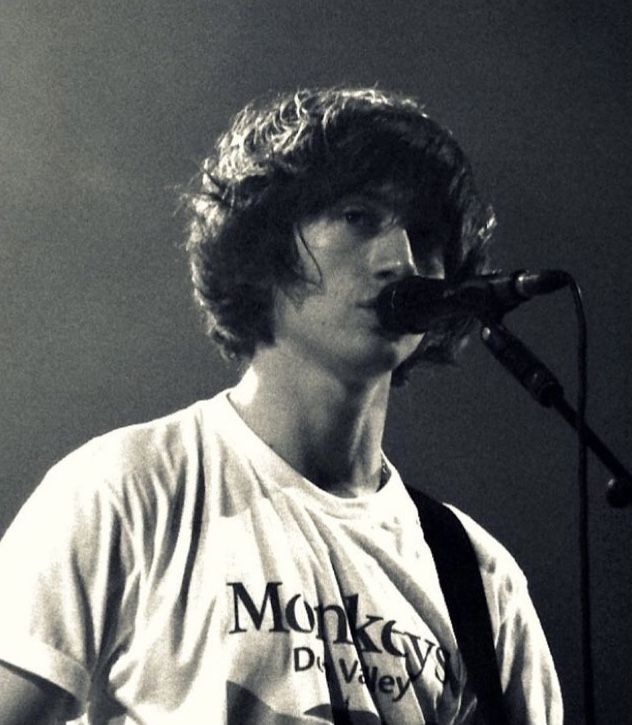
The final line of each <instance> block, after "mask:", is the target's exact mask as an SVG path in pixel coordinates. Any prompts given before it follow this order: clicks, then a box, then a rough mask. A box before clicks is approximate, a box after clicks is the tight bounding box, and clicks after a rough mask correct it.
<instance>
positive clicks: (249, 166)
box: [182, 88, 494, 384]
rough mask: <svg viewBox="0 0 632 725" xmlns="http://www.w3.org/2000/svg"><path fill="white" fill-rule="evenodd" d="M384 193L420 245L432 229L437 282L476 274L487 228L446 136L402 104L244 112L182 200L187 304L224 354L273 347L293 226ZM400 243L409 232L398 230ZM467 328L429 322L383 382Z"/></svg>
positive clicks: (380, 94) (294, 274)
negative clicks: (400, 207)
mask: <svg viewBox="0 0 632 725" xmlns="http://www.w3.org/2000/svg"><path fill="white" fill-rule="evenodd" d="M385 184H386V185H389V187H390V188H393V189H395V190H397V192H396V193H397V194H398V196H401V197H402V198H405V199H406V204H407V206H408V208H409V211H408V212H407V214H408V217H409V218H411V219H412V220H413V221H412V222H411V225H412V227H414V229H413V231H414V232H415V235H416V236H418V237H419V239H421V240H423V239H424V238H425V237H426V236H427V235H428V234H430V235H432V233H433V232H435V233H437V234H438V233H439V230H441V232H440V233H441V240H440V245H441V252H442V255H443V261H444V265H445V274H446V278H447V279H448V280H450V281H455V282H456V281H458V280H459V279H462V278H464V277H467V276H468V275H471V274H476V273H480V272H481V271H483V270H484V269H486V267H487V246H488V241H489V238H490V235H491V231H492V228H493V226H494V215H493V211H492V210H491V208H490V207H489V206H487V205H485V204H484V203H483V202H482V201H481V199H480V198H479V196H478V193H477V191H476V188H475V185H474V180H473V175H472V171H471V168H470V164H469V162H468V160H467V159H466V157H465V156H464V154H463V152H462V151H461V149H460V148H459V146H458V144H457V143H456V141H455V140H454V138H453V137H452V135H451V133H450V132H449V131H448V130H446V129H444V128H442V127H441V126H440V125H439V124H437V123H436V122H435V121H433V120H432V119H430V118H429V117H428V116H427V115H426V114H425V113H424V111H423V109H422V106H421V105H420V103H419V102H418V101H417V100H416V99H414V98H411V97H407V96H404V95H400V94H397V93H389V92H385V91H382V90H378V89H376V88H329V89H316V90H307V89H305V90H299V91H297V92H296V93H291V94H284V95H275V96H273V97H270V98H267V99H262V100H260V101H256V102H253V103H250V104H248V105H247V106H246V107H245V108H244V109H243V110H242V111H240V112H239V113H238V114H237V115H236V116H235V118H234V119H233V122H232V125H231V126H230V128H229V130H228V131H227V132H226V133H224V134H223V135H222V136H220V137H219V139H218V140H217V143H216V145H215V148H214V151H213V153H212V154H211V155H210V156H208V158H206V159H205V160H204V161H203V163H202V164H201V168H200V172H199V173H198V174H197V175H196V176H195V177H194V179H193V180H192V181H191V184H190V185H189V187H188V188H187V190H186V191H185V192H184V193H183V195H182V200H183V202H184V208H185V211H186V214H187V237H186V250H187V252H188V255H189V260H190V266H191V275H192V281H193V287H194V297H195V299H196V301H197V302H198V303H199V305H200V306H201V308H202V310H203V314H204V317H205V322H206V326H207V331H208V333H209V334H210V336H211V338H212V339H213V340H214V341H215V342H216V343H218V344H219V346H220V348H221V350H222V352H223V353H224V355H225V356H227V357H230V358H235V357H236V358H239V359H241V360H248V359H250V358H251V357H252V356H253V355H254V352H255V349H256V348H257V346H258V345H260V344H273V343H274V323H273V302H274V298H275V294H276V293H277V291H278V290H279V289H285V290H291V289H292V288H294V289H296V284H297V282H301V281H303V282H305V279H304V273H303V269H302V267H301V264H300V261H299V259H300V258H299V254H298V250H297V247H296V240H295V237H294V234H293V227H294V224H295V223H296V222H297V221H298V220H300V219H301V218H304V217H305V216H307V215H309V214H313V213H317V212H320V211H323V210H325V209H326V208H327V207H328V206H330V205H331V204H333V203H335V202H336V201H338V200H339V198H340V197H342V196H344V195H345V194H348V193H350V192H357V191H360V190H363V189H366V188H368V187H375V186H381V187H383V186H384V185H385ZM409 233H410V232H409ZM470 328H471V321H467V320H465V321H459V322H456V321H452V322H449V323H445V322H444V323H442V324H438V325H437V327H436V329H432V330H430V331H429V332H427V333H426V335H425V336H424V338H423V340H422V342H421V344H420V346H419V349H418V350H417V351H416V352H415V354H414V355H413V356H412V357H411V358H410V359H409V360H407V361H406V362H405V363H404V364H403V365H402V366H400V368H398V369H397V370H396V371H395V373H394V375H393V382H394V384H399V383H401V382H402V381H403V380H405V379H406V377H407V372H408V370H409V369H410V368H411V367H412V366H413V365H415V364H417V363H419V362H430V363H449V362H453V361H454V360H455V356H456V353H457V352H458V350H459V348H460V347H461V346H462V344H463V341H464V339H465V337H466V335H467V333H468V332H469V330H470Z"/></svg>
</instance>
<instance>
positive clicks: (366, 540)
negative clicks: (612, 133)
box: [0, 89, 562, 725]
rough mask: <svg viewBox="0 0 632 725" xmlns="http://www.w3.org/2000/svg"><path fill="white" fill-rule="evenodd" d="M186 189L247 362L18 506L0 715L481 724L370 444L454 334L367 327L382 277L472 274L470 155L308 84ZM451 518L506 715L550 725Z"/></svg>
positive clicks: (396, 114)
mask: <svg viewBox="0 0 632 725" xmlns="http://www.w3.org/2000/svg"><path fill="white" fill-rule="evenodd" d="M184 199H185V201H186V205H187V209H188V212H189V226H188V238H187V249H188V252H189V255H190V260H191V269H192V278H193V284H194V289H195V295H196V298H197V300H198V301H199V302H200V304H201V306H202V309H203V310H204V314H205V316H206V320H207V323H208V329H209V332H210V334H211V336H212V337H213V339H214V340H215V341H216V342H217V343H218V344H219V345H220V346H221V348H222V350H223V351H224V352H225V353H226V354H227V355H228V356H231V357H236V358H238V359H239V360H240V361H241V363H242V365H243V368H244V369H245V372H244V374H243V376H242V377H241V379H240V381H239V383H238V384H237V385H236V386H235V387H234V388H232V389H230V390H228V391H224V392H223V393H220V394H219V395H218V396H216V397H215V398H213V399H211V400H210V401H202V402H199V403H196V404H195V405H193V406H191V407H190V408H187V409H186V410H184V411H179V412H177V413H174V414H173V415H171V416H168V417H166V418H164V419H161V420H158V421H152V422H150V423H146V424H142V425H138V426H132V427H129V428H125V429H122V430H119V431H114V432H112V433H110V434H108V435H105V436H102V437H100V438H98V439H96V440H93V441H91V442H90V443H88V444H87V445H85V446H83V447H82V448H80V449H79V450H78V451H75V452H74V453H72V454H71V455H70V456H68V457H67V458H66V459H64V460H63V461H62V462H60V463H59V464H57V465H56V466H55V467H54V468H53V469H52V470H51V471H50V472H49V474H48V475H47V477H46V479H45V480H44V482H43V483H42V484H41V485H40V487H39V488H38V489H37V490H36V492H35V493H34V494H33V496H32V498H31V500H30V501H29V502H28V503H27V504H26V506H25V507H24V509H23V510H22V512H21V513H20V514H19V515H18V517H17V519H16V521H15V522H14V524H13V526H12V527H11V529H10V530H9V532H8V533H7V535H6V537H5V541H4V543H3V546H2V547H1V548H0V573H1V575H2V581H3V584H4V587H5V592H6V593H7V594H6V595H5V601H4V603H3V613H2V619H1V624H0V660H1V661H2V662H4V663H5V666H4V668H3V670H2V672H3V674H2V680H1V681H0V686H3V690H2V692H3V693H5V694H3V696H2V697H3V705H2V716H1V717H0V724H1V725H7V724H12V725H14V724H16V723H23V722H29V723H35V722H47V717H50V716H51V713H56V714H57V715H58V716H59V717H65V718H73V717H78V716H81V715H82V714H83V720H82V722H84V723H143V724H144V725H162V724H163V723H164V725H207V724H208V725H216V724H218V723H223V722H225V723H231V724H237V723H239V724H241V723H245V724H247V723H266V724H268V723H270V724H272V723H274V724H276V725H294V724H298V723H331V722H334V723H375V724H376V725H378V724H379V723H389V724H391V725H392V724H393V723H396V724H399V723H401V724H408V723H436V724H440V725H447V724H448V723H450V724H456V723H476V722H480V720H479V714H478V712H477V711H478V707H477V698H476V695H475V693H474V691H473V688H472V685H471V682H470V680H469V678H468V673H467V671H466V669H465V667H464V665H463V660H462V657H461V654H460V652H459V649H458V646H457V643H456V639H455V635H454V633H453V628H452V625H451V622H450V617H449V614H448V611H447V609H446V603H445V600H444V597H443V595H442V592H441V588H440V585H439V581H438V577H437V572H436V568H435V565H434V561H433V557H432V554H431V552H430V549H429V548H428V545H427V544H426V541H425V539H424V536H423V532H422V530H421V528H420V526H419V522H418V517H417V511H416V508H415V506H414V504H413V503H412V501H411V499H410V497H409V495H408V493H407V491H406V489H405V488H404V486H403V483H402V481H401V479H400V477H399V475H398V473H397V471H396V470H395V469H394V468H393V466H392V465H391V464H390V462H389V461H388V460H387V459H386V457H385V455H384V453H383V452H382V450H381V441H382V435H383V431H384V424H385V416H386V410H387V404H388V399H389V394H390V389H391V386H392V385H393V384H401V383H402V382H403V381H404V380H405V379H406V378H407V376H408V374H409V370H410V368H412V367H413V366H414V365H415V364H417V363H419V362H425V363H426V364H428V363H432V362H434V363H439V362H447V361H449V360H450V359H452V358H453V356H454V354H455V352H456V351H457V349H458V347H459V346H460V344H461V341H462V338H463V335H464V333H465V332H466V328H467V325H464V324H462V323H459V324H457V323H454V322H448V323H445V322H444V323H442V324H441V325H437V326H436V328H434V329H432V330H430V331H428V332H427V333H425V335H408V334H403V335H400V334H394V333H392V332H388V331H386V330H384V329H382V327H381V326H380V324H379V322H378V319H377V316H376V299H377V297H378V295H379V293H380V291H381V290H382V289H383V288H384V287H385V286H386V285H387V284H389V283H391V282H394V281H397V280H400V279H403V278H405V277H407V276H410V275H413V274H419V275H423V276H430V277H446V278H447V279H449V280H453V281H456V280H458V279H460V278H463V277H465V276H467V275H469V274H472V273H476V272H480V271H481V270H483V269H484V268H485V265H486V246H487V241H488V238H489V235H490V231H491V228H492V226H493V215H492V212H491V210H490V209H489V208H488V207H486V206H485V205H483V204H482V203H481V201H480V199H479V198H478V195H477V193H476V190H475V187H474V183H473V179H472V173H471V170H470V168H469V165H468V163H467V161H466V160H465V158H464V156H463V154H462V152H461V151H460V149H459V147H458V146H457V144H456V143H455V141H454V140H453V139H452V137H451V136H450V134H449V133H448V132H446V131H445V130H443V129H442V128H440V127H439V126H438V125H437V124H435V123H434V122H433V121H431V120H430V119H429V118H427V117H426V116H425V115H424V113H423V112H422V110H421V108H420V106H419V104H418V103H417V102H416V101H415V100H413V99H410V98H405V97H401V96H398V95H395V94H387V93H383V92H380V91H377V90H375V89H368V90H367V89H333V90H323V91H315V92H310V91H301V92H299V93H296V94H294V95H289V96H282V97H278V98H274V99H272V100H270V101H267V102H263V103H260V104H253V105H250V106H248V107H247V108H246V109H244V110H243V111H242V112H241V113H240V114H239V115H238V116H237V117H236V119H235V121H234V123H233V125H232V127H231V129H230V130H229V131H228V132H227V133H226V134H225V135H224V136H223V137H222V138H220V140H219V141H218V144H217V146H216V149H215V152H214V153H213V155H212V156H210V157H209V158H208V159H206V161H205V162H204V164H203V169H202V172H201V174H200V176H199V177H198V178H197V180H196V181H195V185H194V186H193V187H192V188H191V189H190V190H189V191H188V192H187V193H186V194H185V195H184ZM458 515H459V517H460V518H461V519H462V521H463V523H464V525H465V527H466V529H467V532H468V534H469V536H470V538H471V540H472V542H473V544H474V548H475V551H476V554H477V558H478V561H479V565H480V570H481V575H482V578H483V582H484V586H485V594H486V598H487V603H488V606H489V611H490V617H491V621H492V628H493V632H494V640H495V648H496V657H497V659H498V663H499V669H500V675H501V682H502V687H503V692H504V695H503V697H504V701H505V707H506V710H507V712H508V715H509V718H510V722H511V723H525V724H526V723H528V724H529V725H545V724H546V725H559V724H560V723H561V722H562V706H561V699H560V693H559V687H558V683H557V678H556V675H555V671H554V667H553V664H552V661H551V657H550V654H549V651H548V647H547V644H546V641H545V639H544V635H543V633H542V630H541V627H540V624H539V622H538V619H537V616H536V614H535V611H534V609H533V606H532V603H531V601H530V599H529V595H528V592H527V587H526V582H525V579H524V576H523V575H522V573H521V571H520V570H519V568H518V567H517V565H516V564H515V562H514V561H513V559H512V558H511V556H510V555H509V554H508V553H507V552H506V551H505V550H504V549H503V548H502V547H501V546H500V544H498V543H497V542H496V541H495V540H494V539H493V538H492V537H491V536H490V535H489V534H487V533H485V532H484V531H483V530H482V529H481V528H480V527H479V526H478V525H477V524H475V523H474V522H473V521H472V520H471V519H469V518H467V517H466V516H465V515H464V514H461V513H458ZM34 531H37V532H38V534H37V541H36V542H33V541H32V533H33V532H34ZM7 693H8V694H7Z"/></svg>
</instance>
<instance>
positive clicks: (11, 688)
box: [0, 662, 72, 725]
mask: <svg viewBox="0 0 632 725" xmlns="http://www.w3.org/2000/svg"><path fill="white" fill-rule="evenodd" d="M0 693H1V694H0V725H27V723H28V725H53V723H58V722H64V721H65V718H64V715H65V714H66V713H68V712H69V709H70V705H71V704H72V696H71V695H69V694H68V693H67V692H66V691H65V690H62V689H61V688H59V687H57V685H53V684H52V683H51V682H48V681H47V680H44V679H43V678H41V677H37V676H36V675H33V674H31V673H30V672H25V671H24V670H20V669H18V668H17V667H13V666H11V665H8V664H6V663H2V662H0Z"/></svg>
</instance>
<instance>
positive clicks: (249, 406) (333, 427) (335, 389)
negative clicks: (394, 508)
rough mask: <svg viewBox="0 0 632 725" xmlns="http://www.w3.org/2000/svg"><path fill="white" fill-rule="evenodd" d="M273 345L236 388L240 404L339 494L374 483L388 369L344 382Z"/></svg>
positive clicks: (248, 417) (270, 437) (284, 451)
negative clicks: (375, 375) (295, 360)
mask: <svg viewBox="0 0 632 725" xmlns="http://www.w3.org/2000/svg"><path fill="white" fill-rule="evenodd" d="M270 350H271V349H269V348H268V349H266V350H263V351H261V352H259V353H257V355H256V357H255V359H253V361H252V363H251V365H250V367H249V368H248V370H247V371H246V374H245V375H244V377H243V378H242V380H241V381H240V382H239V384H238V385H237V386H236V387H235V388H234V390H233V391H232V392H231V396H230V399H231V402H232V404H233V405H234V406H235V408H236V409H237V412H238V413H239V414H240V415H241V417H242V418H243V419H244V421H245V422H246V423H247V424H248V425H249V426H250V427H251V428H252V429H253V430H254V431H255V433H257V434H258V435H259V437H260V438H261V439H262V440H264V441H265V442H266V443H267V444H268V445H269V446H270V447H271V448H272V449H273V450H274V451H276V452H277V453H278V454H279V455H280V456H281V457H282V458H284V459H285V460H286V461H287V462H288V463H289V464H290V465H291V466H292V467H293V468H294V469H295V470H297V471H298V472H299V473H301V474H302V475H303V476H305V477H306V478H307V479H309V480H310V481H311V482H312V483H314V484H315V485H317V486H319V487H321V488H323V489H326V490H328V491H330V492H331V493H334V494H337V495H340V496H357V495H360V494H362V493H369V492H371V491H375V490H377V489H378V488H379V486H380V479H381V475H380V474H381V469H382V466H381V444H382V436H383V433H384V424H385V419H386V409H387V404H388V396H389V391H390V376H382V377H380V378H376V379H372V380H370V381H362V382H358V381H353V382H351V383H349V382H342V381H341V380H340V379H339V378H337V377H336V376H334V375H331V374H328V373H327V371H324V370H322V369H314V368H311V369H310V368H309V367H306V366H305V364H304V362H301V363H300V364H294V363H293V361H292V360H291V359H290V358H286V359H283V360H280V359H279V355H278V354H277V353H276V352H275V354H269V351H270Z"/></svg>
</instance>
